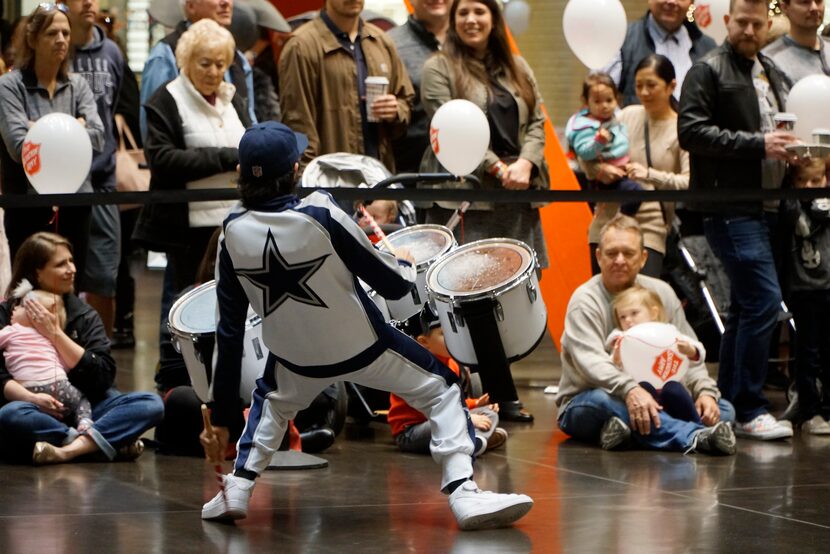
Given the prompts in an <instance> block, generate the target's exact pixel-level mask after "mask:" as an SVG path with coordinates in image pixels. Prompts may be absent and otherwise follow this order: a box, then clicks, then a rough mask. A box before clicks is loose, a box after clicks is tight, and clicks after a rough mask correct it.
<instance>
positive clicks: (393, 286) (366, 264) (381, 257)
mask: <svg viewBox="0 0 830 554" xmlns="http://www.w3.org/2000/svg"><path fill="white" fill-rule="evenodd" d="M312 197H313V198H312ZM309 204H310V205H309V206H308V207H305V208H300V209H298V211H300V212H303V211H305V212H307V213H309V214H310V215H311V216H312V217H314V218H315V219H316V220H317V221H320V222H321V223H323V225H324V226H325V227H326V229H327V230H328V232H329V235H330V238H331V244H332V247H333V248H334V250H335V252H336V253H337V255H338V257H339V258H340V259H341V260H342V261H343V263H344V264H345V265H346V267H347V268H348V270H349V271H351V272H352V273H353V274H354V275H356V276H357V277H359V278H360V279H362V280H363V281H365V282H366V284H368V285H369V286H370V287H372V288H373V289H374V290H375V291H377V292H378V294H380V295H381V296H383V297H384V298H391V299H393V300H394V299H396V298H401V297H403V296H404V295H405V294H407V293H409V291H410V290H412V287H413V285H414V283H415V279H416V278H417V271H416V269H415V268H414V267H413V266H412V264H410V263H409V262H406V261H403V260H398V259H397V258H396V257H395V256H393V255H392V254H390V253H388V252H381V251H380V250H378V249H377V248H375V247H374V245H372V243H371V242H370V241H369V238H368V237H367V236H366V233H364V232H363V230H362V229H361V228H360V227H359V226H358V225H357V223H355V222H354V220H352V219H351V218H350V217H349V216H348V215H346V213H345V212H344V211H343V210H341V209H340V208H339V207H338V206H337V205H336V204H335V203H334V201H333V200H332V199H331V196H329V195H328V194H327V193H323V192H315V193H314V194H313V195H312V196H310V197H309Z"/></svg>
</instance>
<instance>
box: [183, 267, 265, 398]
mask: <svg viewBox="0 0 830 554" xmlns="http://www.w3.org/2000/svg"><path fill="white" fill-rule="evenodd" d="M261 323H262V320H261V319H260V317H259V316H258V315H256V314H255V313H254V311H253V310H252V309H250V307H249V308H248V315H247V318H246V321H245V341H244V347H243V354H242V375H241V380H240V383H239V397H240V398H242V400H243V401H244V402H245V403H248V404H249V403H250V402H251V393H252V392H253V390H254V388H255V387H256V380H257V379H259V378H260V377H262V373H263V371H264V369H265V361H266V358H267V355H268V350H267V348H266V347H265V345H264V344H263V343H262V325H261ZM167 327H168V328H169V329H170V334H171V335H172V340H173V346H174V347H175V348H176V350H177V351H178V352H181V354H182V357H183V358H184V364H185V367H187V373H188V375H189V376H190V383H191V385H192V386H193V390H194V391H195V392H196V395H197V396H198V397H199V398H200V399H201V400H202V401H203V402H208V401H209V400H211V399H212V398H213V391H212V389H211V383H212V382H213V372H214V368H215V365H216V352H215V348H214V345H215V343H216V282H215V281H210V282H208V283H205V284H204V285H201V286H199V287H197V288H195V289H193V290H192V291H190V292H188V293H187V294H185V295H184V296H182V297H181V298H179V299H178V300H177V301H176V303H175V304H173V307H171V308H170V316H169V318H168V322H167Z"/></svg>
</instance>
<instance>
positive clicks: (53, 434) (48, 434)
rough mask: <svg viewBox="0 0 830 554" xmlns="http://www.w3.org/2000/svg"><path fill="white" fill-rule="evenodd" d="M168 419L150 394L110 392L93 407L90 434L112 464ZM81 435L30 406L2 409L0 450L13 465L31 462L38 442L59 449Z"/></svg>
mask: <svg viewBox="0 0 830 554" xmlns="http://www.w3.org/2000/svg"><path fill="white" fill-rule="evenodd" d="M163 417H164V404H163V403H162V401H161V398H160V397H159V396H158V395H157V394H153V393H149V392H130V393H124V394H122V393H120V392H118V391H117V390H115V389H114V388H113V389H110V390H109V391H107V395H106V398H104V399H103V400H101V401H100V402H98V403H97V404H95V405H94V406H93V407H92V419H93V421H94V423H93V425H92V427H91V428H90V429H89V430H88V431H86V434H88V435H89V437H90V438H91V439H92V440H94V441H95V444H96V445H98V448H100V449H101V451H102V452H103V453H104V455H105V456H106V457H107V458H108V459H110V460H112V459H113V458H115V455H116V451H117V450H118V448H119V447H121V446H125V445H128V444H130V443H132V442H133V441H135V440H136V439H137V438H138V437H139V436H141V434H142V433H143V432H144V431H146V430H147V429H150V428H151V427H155V426H156V425H157V424H159V423H160V422H161V420H162V419H163ZM77 436H78V432H77V431H76V430H75V429H73V428H72V427H69V426H68V425H66V424H65V423H63V422H62V421H60V420H58V419H55V418H54V417H52V416H50V415H48V414H45V413H43V412H41V411H40V408H38V407H37V406H36V405H34V404H32V403H30V402H19V401H15V402H9V403H8V404H6V405H5V406H3V407H2V408H0V446H2V450H3V454H4V456H5V457H7V458H9V459H10V460H12V461H19V462H23V461H31V459H32V450H33V448H34V445H35V443H36V442H39V441H46V442H48V443H51V444H54V445H56V446H61V445H64V444H69V443H70V442H72V441H73V440H74V439H75V438H76V437H77Z"/></svg>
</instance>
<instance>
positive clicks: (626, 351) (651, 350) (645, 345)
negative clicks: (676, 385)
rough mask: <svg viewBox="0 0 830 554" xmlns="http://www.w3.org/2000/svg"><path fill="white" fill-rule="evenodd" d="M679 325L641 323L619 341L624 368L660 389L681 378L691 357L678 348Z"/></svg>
mask: <svg viewBox="0 0 830 554" xmlns="http://www.w3.org/2000/svg"><path fill="white" fill-rule="evenodd" d="M677 335H678V333H677V328H675V327H674V325H669V324H667V323H657V322H649V323H641V324H639V325H635V326H634V327H632V328H631V329H629V330H628V331H626V332H625V333H623V336H622V339H621V340H620V358H621V360H622V366H623V369H624V370H625V371H626V372H627V373H629V374H630V375H631V376H632V377H634V379H636V380H637V382H638V383H639V382H642V381H647V382H649V383H651V384H652V385H654V388H656V389H661V388H663V385H665V384H666V382H668V381H682V379H683V375H684V374H685V373H686V370H687V369H688V367H689V359H688V358H687V357H686V356H684V355H683V354H681V353H680V351H679V350H677Z"/></svg>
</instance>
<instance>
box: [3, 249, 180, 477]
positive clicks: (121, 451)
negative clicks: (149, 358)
mask: <svg viewBox="0 0 830 554" xmlns="http://www.w3.org/2000/svg"><path fill="white" fill-rule="evenodd" d="M75 274H76V271H75V264H74V261H73V257H72V246H71V244H70V243H69V241H67V240H66V239H65V238H64V237H62V236H60V235H56V234H53V233H36V234H34V235H32V236H31V237H29V238H28V239H26V240H25V241H24V242H23V244H21V245H20V248H19V250H18V252H17V255H16V256H15V258H14V266H13V268H12V280H11V285H10V287H9V290H8V291H7V292H6V295H7V296H8V295H10V293H11V291H12V290H13V289H14V288H15V287H16V286H17V285H19V284H20V282H21V281H22V280H23V279H27V280H28V281H29V282H30V283H31V284H32V285H33V286H34V287H35V288H37V289H42V290H45V291H47V292H50V293H53V294H59V295H61V296H62V297H63V302H64V306H66V327H65V328H61V326H60V325H59V324H58V318H57V316H56V315H55V314H54V313H52V312H50V311H48V310H46V308H44V307H43V306H42V305H41V304H40V303H38V302H26V303H24V306H25V308H26V313H27V315H28V316H29V320H30V321H32V324H33V326H34V328H35V329H36V330H37V331H38V332H39V333H40V334H41V335H43V336H44V337H46V338H47V339H49V340H50V341H51V342H52V344H53V345H54V347H55V350H57V351H58V353H59V354H60V356H61V358H62V359H63V361H64V362H66V365H67V367H68V368H69V369H67V370H66V371H67V376H68V377H69V382H70V383H72V385H74V386H75V387H76V388H78V389H79V390H80V391H81V392H82V393H83V394H84V396H86V397H87V398H88V399H89V401H90V403H91V404H92V419H93V424H92V426H91V427H89V428H88V429H86V430H82V431H80V432H79V431H78V430H77V429H74V428H72V427H69V426H68V425H67V424H66V423H65V422H64V421H62V419H61V418H62V415H61V414H62V410H61V408H62V406H61V405H60V402H58V401H57V400H55V399H54V398H52V397H51V396H49V395H46V394H33V393H31V392H29V391H27V390H26V389H25V388H24V387H23V386H22V385H21V384H20V383H18V382H17V381H15V380H14V379H12V377H11V375H9V373H8V371H6V363H5V360H4V359H3V358H2V357H0V451H1V452H2V455H3V457H4V458H5V459H7V460H10V461H17V462H25V461H30V462H33V463H35V464H57V463H63V462H68V461H70V460H73V459H75V458H78V457H80V456H84V455H91V454H97V455H98V457H103V459H106V460H113V459H115V458H116V457H120V458H122V459H124V458H126V459H135V458H136V457H138V456H139V455H140V454H141V452H142V451H143V449H144V445H143V443H142V442H141V440H140V439H139V438H138V437H140V436H141V434H142V433H144V431H146V430H147V429H149V428H151V427H153V426H154V425H156V424H158V423H159V422H160V421H161V419H162V415H163V412H164V405H163V404H162V402H161V399H160V398H159V397H158V396H157V395H155V394H153V393H149V392H131V393H125V394H122V393H120V392H118V391H117V390H115V388H113V386H114V381H115V360H113V358H112V355H111V354H110V342H109V339H107V335H106V333H105V332H104V325H103V323H102V322H101V318H100V317H98V314H97V313H96V312H95V310H93V309H92V308H91V307H90V306H89V305H88V304H86V303H84V302H83V301H81V300H80V299H79V298H78V297H77V296H75V294H73V291H74V287H75ZM12 302H13V301H12V300H7V301H5V302H3V303H0V328H3V327H5V326H6V325H8V324H9V322H10V318H11V312H12V309H13V307H14V306H13V304H12Z"/></svg>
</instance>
